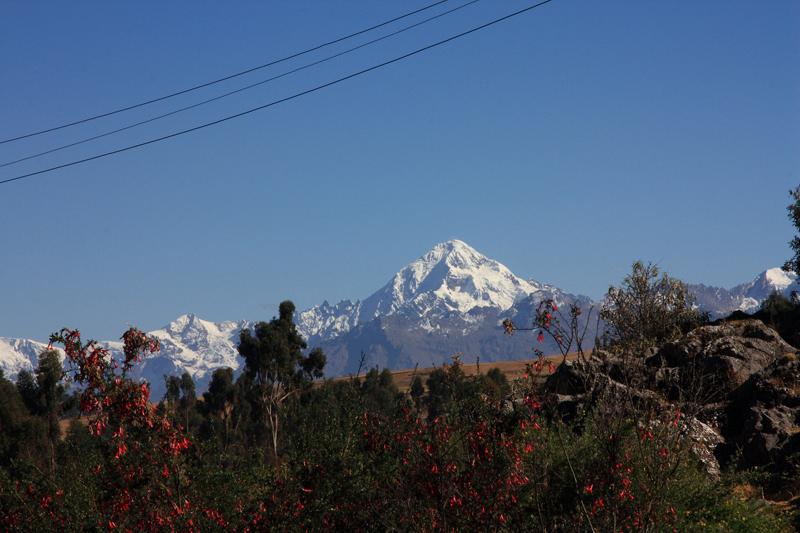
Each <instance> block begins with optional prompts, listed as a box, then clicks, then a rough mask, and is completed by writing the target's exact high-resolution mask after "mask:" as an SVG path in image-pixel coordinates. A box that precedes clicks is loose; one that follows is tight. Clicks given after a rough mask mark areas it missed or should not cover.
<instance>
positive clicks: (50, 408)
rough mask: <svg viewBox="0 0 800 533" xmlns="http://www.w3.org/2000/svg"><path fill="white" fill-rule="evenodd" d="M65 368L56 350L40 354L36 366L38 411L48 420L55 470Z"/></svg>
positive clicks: (48, 432)
mask: <svg viewBox="0 0 800 533" xmlns="http://www.w3.org/2000/svg"><path fill="white" fill-rule="evenodd" d="M63 376H64V368H63V366H62V365H61V358H60V357H59V355H58V352H56V351H55V350H45V351H44V352H42V353H41V354H40V355H39V364H38V365H37V367H36V396H37V404H38V412H39V414H41V415H42V417H43V418H45V420H46V421H47V436H48V438H49V441H50V471H51V472H55V460H56V459H55V456H56V443H57V442H58V441H59V440H60V437H61V426H60V424H59V415H60V414H61V402H62V399H63V396H64V386H63V385H62V384H61V380H62V378H63Z"/></svg>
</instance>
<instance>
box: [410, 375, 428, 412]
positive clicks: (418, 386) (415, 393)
mask: <svg viewBox="0 0 800 533" xmlns="http://www.w3.org/2000/svg"><path fill="white" fill-rule="evenodd" d="M410 392H411V399H412V400H413V401H414V407H416V408H417V409H419V408H420V406H421V405H422V396H423V395H424V394H425V385H424V384H423V383H422V378H421V377H419V376H414V379H413V380H411V390H410Z"/></svg>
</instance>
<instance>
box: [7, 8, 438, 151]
mask: <svg viewBox="0 0 800 533" xmlns="http://www.w3.org/2000/svg"><path fill="white" fill-rule="evenodd" d="M448 1H449V0H437V1H436V2H433V3H432V4H428V5H426V6H424V7H421V8H419V9H415V10H414V11H410V12H408V13H405V14H403V15H399V16H397V17H394V18H392V19H389V20H386V21H384V22H381V23H379V24H375V25H374V26H370V27H369V28H365V29H363V30H359V31H357V32H354V33H351V34H349V35H345V36H344V37H338V38H336V39H334V40H332V41H328V42H325V43H322V44H319V45H316V46H312V47H311V48H307V49H305V50H303V51H301V52H296V53H293V54H291V55H288V56H286V57H282V58H280V59H275V60H272V61H269V62H267V63H264V64H263V65H257V66H255V67H251V68H248V69H246V70H242V71H240V72H235V73H233V74H229V75H227V76H223V77H222V78H217V79H215V80H211V81H207V82H205V83H201V84H199V85H194V86H192V87H189V88H187V89H181V90H180V91H176V92H174V93H170V94H166V95H164V96H159V97H157V98H153V99H150V100H145V101H144V102H139V103H137V104H133V105H129V106H126V107H121V108H119V109H114V110H113V111H107V112H105V113H100V114H99V115H93V116H89V117H85V118H81V119H78V120H75V121H72V122H67V123H66V124H61V125H59V126H53V127H51V128H46V129H43V130H39V131H34V132H31V133H25V134H22V135H17V136H16V137H11V138H9V139H3V140H0V144H6V143H10V142H14V141H19V140H20V139H27V138H29V137H35V136H36V135H42V134H44V133H50V132H51V131H57V130H62V129H64V128H69V127H70V126H76V125H78V124H84V123H86V122H90V121H92V120H97V119H99V118H104V117H109V116H111V115H116V114H117V113H122V112H123V111H130V110H131V109H136V108H139V107H143V106H146V105H150V104H154V103H156V102H161V101H163V100H167V99H169V98H174V97H175V96H180V95H182V94H186V93H189V92H192V91H196V90H198V89H202V88H203V87H208V86H210V85H214V84H217V83H221V82H223V81H227V80H230V79H233V78H238V77H239V76H244V75H245V74H249V73H251V72H255V71H256V70H260V69H263V68H267V67H271V66H272V65H277V64H278V63H283V62H284V61H289V60H290V59H294V58H296V57H300V56H302V55H305V54H308V53H310V52H314V51H316V50H319V49H320V48H325V47H326V46H330V45H332V44H336V43H340V42H342V41H346V40H347V39H351V38H353V37H356V36H358V35H361V34H364V33H367V32H370V31H372V30H375V29H378V28H381V27H383V26H386V25H388V24H391V23H392V22H397V21H398V20H401V19H404V18H407V17H410V16H412V15H416V14H417V13H421V12H422V11H426V10H428V9H431V8H433V7H436V6H438V5H439V4H443V3H445V2H448Z"/></svg>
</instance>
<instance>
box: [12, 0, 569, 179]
mask: <svg viewBox="0 0 800 533" xmlns="http://www.w3.org/2000/svg"><path fill="white" fill-rule="evenodd" d="M552 1H553V0H542V1H541V2H538V3H536V4H532V5H530V6H528V7H525V8H522V9H520V10H517V11H514V12H513V13H510V14H508V15H505V16H502V17H500V18H497V19H494V20H492V21H490V22H487V23H485V24H481V25H480V26H476V27H474V28H471V29H469V30H466V31H463V32H461V33H458V34H455V35H452V36H450V37H448V38H446V39H442V40H441V41H437V42H435V43H433V44H429V45H427V46H423V47H422V48H417V49H416V50H414V51H412V52H408V53H407V54H403V55H401V56H397V57H395V58H393V59H389V60H388V61H384V62H383V63H378V64H376V65H373V66H371V67H367V68H365V69H363V70H359V71H357V72H353V73H352V74H348V75H347V76H343V77H341V78H337V79H335V80H333V81H329V82H327V83H323V84H322V85H317V86H316V87H312V88H311V89H306V90H305V91H301V92H299V93H295V94H292V95H291V96H287V97H285V98H281V99H279V100H273V101H272V102H269V103H267V104H264V105H260V106H258V107H253V108H251V109H248V110H246V111H242V112H240V113H236V114H234V115H228V116H225V117H223V118H220V119H217V120H214V121H211V122H206V123H204V124H200V125H198V126H194V127H192V128H188V129H185V130H180V131H176V132H174V133H170V134H169V135H164V136H162V137H156V138H154V139H150V140H147V141H143V142H140V143H137V144H132V145H129V146H125V147H123V148H118V149H116V150H111V151H110V152H104V153H101V154H97V155H94V156H91V157H86V158H84V159H78V160H76V161H70V162H69V163H63V164H61V165H56V166H54V167H50V168H46V169H43V170H37V171H36V172H30V173H28V174H23V175H21V176H16V177H13V178H8V179H5V180H1V181H0V185H2V184H5V183H10V182H12V181H17V180H21V179H25V178H30V177H32V176H38V175H39V174H45V173H48V172H53V171H55V170H60V169H62V168H67V167H71V166H75V165H80V164H82V163H87V162H89V161H94V160H95V159H101V158H104V157H108V156H112V155H116V154H119V153H122V152H127V151H129V150H134V149H136V148H141V147H143V146H147V145H150V144H154V143H157V142H161V141H165V140H167V139H171V138H173V137H178V136H180V135H185V134H187V133H191V132H193V131H197V130H201V129H204V128H208V127H210V126H215V125H217V124H221V123H223V122H227V121H229V120H233V119H235V118H239V117H242V116H245V115H249V114H250V113H255V112H256V111H261V110H263V109H267V108H270V107H273V106H276V105H279V104H282V103H284V102H288V101H290V100H295V99H297V98H300V97H301V96H305V95H307V94H311V93H314V92H317V91H319V90H321V89H325V88H327V87H331V86H333V85H337V84H339V83H342V82H343V81H347V80H349V79H352V78H356V77H358V76H362V75H364V74H367V73H368V72H372V71H373V70H378V69H380V68H383V67H386V66H388V65H391V64H393V63H397V62H399V61H402V60H404V59H408V58H409V57H413V56H415V55H417V54H421V53H422V52H426V51H428V50H431V49H433V48H436V47H439V46H442V45H443V44H446V43H449V42H450V41H454V40H456V39H460V38H461V37H465V36H467V35H470V34H472V33H475V32H477V31H480V30H483V29H485V28H488V27H490V26H494V25H495V24H498V23H500V22H503V21H505V20H508V19H510V18H513V17H516V16H518V15H522V14H523V13H526V12H528V11H531V10H533V9H536V8H537V7H540V6H543V5H545V4H548V3H550V2H552Z"/></svg>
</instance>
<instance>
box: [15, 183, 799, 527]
mask: <svg viewBox="0 0 800 533" xmlns="http://www.w3.org/2000/svg"><path fill="white" fill-rule="evenodd" d="M793 198H794V200H795V202H794V204H793V205H792V206H790V215H791V217H792V220H793V221H794V222H795V225H796V226H798V227H799V228H800V218H798V217H800V215H798V213H800V193H798V192H796V191H795V192H794V193H793ZM798 246H800V245H798V244H797V242H795V241H793V243H792V247H793V250H794V251H795V252H797V251H798V249H799V248H798ZM798 257H800V256H798V254H797V253H796V254H795V257H794V258H793V260H792V262H790V263H791V266H795V268H796V267H797V265H798V264H800V259H798ZM608 302H609V304H608V305H607V306H606V307H605V308H604V309H602V310H601V312H600V316H601V317H602V318H603V320H604V321H605V323H606V324H608V325H609V329H608V332H607V335H606V337H604V338H603V339H602V342H600V344H601V346H598V345H597V344H596V345H595V347H594V350H592V353H588V352H587V351H586V350H585V349H584V338H583V337H584V336H585V332H586V331H587V327H586V324H587V321H588V320H591V316H583V315H582V313H583V311H582V310H581V309H578V308H571V309H567V310H560V309H558V307H557V306H556V304H555V302H552V301H547V302H542V305H541V306H540V307H539V309H538V311H537V313H536V316H535V317H534V320H533V323H532V326H533V327H531V328H526V327H523V328H519V327H517V325H515V324H513V323H511V322H506V323H504V324H503V326H504V328H505V330H506V332H507V333H509V334H515V333H517V332H520V330H525V329H528V330H533V331H534V332H535V333H536V334H537V336H538V337H539V338H542V337H543V336H544V335H550V336H551V337H552V338H553V339H554V340H555V341H556V342H557V344H558V346H559V347H560V348H561V350H562V355H563V360H564V361H566V360H567V354H568V353H574V352H577V361H576V362H575V364H574V365H572V364H570V365H567V364H564V365H562V366H561V367H559V369H558V371H557V372H555V373H553V374H552V376H551V377H552V379H551V378H550V377H549V378H548V379H547V380H545V383H544V385H543V384H542V380H541V379H540V376H541V374H542V373H543V372H544V373H550V372H552V369H551V368H548V363H547V361H546V360H545V359H544V358H543V354H541V352H538V353H536V356H537V357H536V358H535V359H534V361H532V362H531V363H530V364H529V365H528V367H527V369H526V372H525V373H524V374H523V375H522V376H521V377H518V378H516V379H514V380H512V381H509V380H508V379H507V378H506V376H505V375H504V374H503V373H502V372H500V371H497V370H492V371H490V372H488V373H486V374H481V373H478V374H472V375H470V374H468V373H466V372H465V371H464V369H463V367H462V365H461V363H460V362H459V360H458V359H457V358H456V359H454V361H453V363H452V364H450V365H445V366H443V367H442V368H439V369H437V370H435V371H434V372H432V373H431V374H430V375H428V376H427V379H426V380H423V379H422V378H421V377H420V376H415V377H414V378H412V380H411V383H410V386H409V388H408V391H406V392H400V390H399V389H398V388H397V387H396V386H395V384H394V382H393V378H392V374H391V373H390V372H389V371H387V370H384V371H379V370H378V369H372V370H370V371H368V372H367V373H366V374H365V375H364V376H357V377H353V378H351V379H348V380H329V381H324V382H320V381H319V379H320V378H321V376H322V372H323V369H324V365H325V356H324V354H323V353H322V352H321V351H319V350H311V351H306V348H307V347H306V345H305V343H304V341H303V339H302V338H301V337H300V336H299V335H298V333H297V330H296V328H295V325H294V323H293V315H294V306H293V305H292V304H291V302H284V303H283V304H281V306H280V310H279V311H280V312H279V316H278V317H277V318H274V319H273V320H271V321H270V322H262V323H260V324H258V325H257V326H256V327H255V329H254V331H253V332H252V333H251V332H244V333H243V334H242V337H241V340H240V346H239V351H240V353H241V355H242V356H243V358H244V360H245V367H244V371H243V372H242V373H241V375H239V376H238V377H236V378H235V376H234V374H233V371H232V370H231V369H219V370H217V371H215V372H214V375H213V379H212V381H211V383H210V386H209V389H208V391H207V392H205V393H204V394H203V395H202V397H201V398H198V397H197V395H196V391H195V386H194V383H193V381H192V379H191V377H190V376H188V375H184V376H182V377H174V376H173V377H168V378H166V385H167V387H166V388H167V393H166V395H165V397H164V398H163V399H162V400H161V401H160V402H159V403H158V404H154V403H152V402H151V399H150V397H149V387H148V385H147V384H145V383H139V382H135V381H133V380H131V379H130V378H129V377H128V374H129V372H130V370H131V369H132V368H133V367H134V366H135V365H136V364H137V363H138V362H139V361H140V360H141V359H142V358H143V357H146V356H147V355H148V354H150V353H153V352H155V351H156V350H158V348H159V347H158V341H157V340H156V339H153V338H149V337H148V336H146V335H145V334H143V333H142V332H140V331H138V330H136V329H131V330H129V331H127V332H125V334H124V335H123V336H122V340H123V343H124V357H123V358H122V359H121V360H113V359H112V358H111V357H110V356H109V354H108V352H107V351H106V350H105V349H103V348H102V347H101V346H99V345H97V344H96V343H94V342H92V341H89V342H85V341H84V340H83V339H82V337H81V334H80V333H79V332H78V331H75V330H66V329H65V330H62V331H61V332H59V333H57V334H55V335H53V336H52V338H51V344H53V345H57V346H60V347H61V348H63V350H64V352H65V354H66V357H67V368H68V371H67V372H66V373H65V372H64V371H63V367H62V365H61V362H60V360H59V356H58V354H57V353H56V352H55V351H51V350H48V351H46V352H45V353H43V354H42V355H41V357H40V360H39V365H38V367H37V369H36V372H35V373H26V372H23V373H21V374H20V375H19V377H18V379H17V382H16V384H14V383H12V382H11V381H9V380H7V379H5V378H3V377H2V376H0V527H2V528H3V529H4V530H20V531H46V530H53V529H56V528H59V529H62V530H66V531H73V530H117V529H119V530H124V531H209V530H223V529H224V530H239V531H300V530H303V531H305V530H332V529H333V530H354V531H375V530H377V531H382V530H389V531H395V530H399V531H434V530H436V531H438V530H446V531H483V530H490V531H518V530H526V531H529V530H533V531H720V532H723V531H724V532H728V531H741V532H758V531H764V532H770V533H774V532H780V531H791V530H793V529H796V528H799V527H800V522H798V518H797V516H796V514H793V512H792V510H791V504H792V502H793V503H794V506H795V507H796V506H797V499H796V498H795V499H794V500H793V501H789V502H787V504H785V505H777V504H775V503H772V502H770V501H768V500H766V499H764V498H763V496H762V495H763V494H764V491H765V490H770V489H772V488H774V487H776V486H781V487H788V488H789V490H794V489H792V487H794V488H797V487H796V484H797V479H798V478H800V475H798V472H800V470H798V462H797V461H796V457H795V458H794V459H792V457H791V456H790V457H789V458H788V460H787V462H786V463H785V464H783V465H782V468H783V470H780V471H776V470H775V469H770V468H760V469H758V470H752V469H747V468H741V466H742V464H743V463H741V462H737V461H736V460H735V457H736V453H735V452H736V450H734V451H733V452H731V453H730V454H729V459H730V460H729V461H728V463H727V464H728V465H729V469H728V470H727V471H723V472H715V471H713V470H712V469H710V468H709V461H708V460H709V456H706V457H705V460H704V457H703V454H702V453H699V452H698V449H697V446H696V444H697V443H696V442H695V441H694V440H693V438H692V434H693V432H694V431H695V429H694V428H695V427H696V422H697V421H698V420H701V419H702V418H703V417H704V416H705V415H704V413H703V409H706V408H707V407H708V405H709V402H708V401H707V400H708V398H711V397H713V396H714V392H715V391H713V390H711V391H709V387H713V386H717V385H718V383H717V382H716V381H708V380H707V379H706V378H707V377H708V375H700V376H699V377H700V379H694V378H696V377H697V375H695V374H692V373H689V374H687V373H686V369H685V368H683V369H682V368H678V370H680V372H673V373H674V374H675V375H676V376H677V379H676V380H675V381H672V382H669V381H667V383H666V384H667V385H668V387H667V389H666V390H667V391H668V392H667V393H666V394H664V395H658V394H654V393H653V389H652V387H650V388H648V385H647V384H646V383H645V380H644V377H645V376H646V370H643V369H646V367H647V366H648V365H649V364H650V362H651V361H652V360H653V358H654V357H655V358H656V359H658V357H659V356H658V353H660V352H656V351H655V348H657V347H659V346H664V345H665V344H668V343H673V342H674V341H676V339H678V338H679V337H681V336H682V335H684V334H686V333H687V332H689V331H691V330H693V329H694V328H697V327H698V326H701V325H703V324H704V323H705V322H706V317H703V316H701V315H699V314H697V313H696V312H695V311H694V310H693V306H692V302H691V298H690V297H689V295H688V293H687V291H686V290H685V287H684V286H683V284H682V283H680V282H679V281H677V280H674V279H672V278H669V277H668V276H666V275H659V272H658V270H657V269H656V268H654V267H653V266H652V265H644V264H642V263H636V264H635V265H634V268H633V271H632V273H631V275H630V276H629V277H628V278H626V279H625V280H624V282H623V284H622V285H621V286H620V287H618V288H612V289H611V290H610V291H609V294H608ZM799 308H800V307H798V304H797V302H793V301H787V300H785V299H782V298H780V297H778V296H775V297H773V298H771V299H770V300H768V301H767V303H766V304H765V306H764V309H762V311H760V312H759V313H758V314H757V315H756V318H758V319H760V320H761V321H763V322H765V323H767V324H770V325H772V326H773V327H775V328H776V329H777V330H778V331H779V332H780V333H781V335H782V336H783V337H784V339H785V340H786V341H788V342H789V343H792V344H794V346H797V339H795V338H794V337H793V336H792V335H794V334H796V331H797V330H798V328H797V326H798V325H799V324H800V320H798V316H800V311H798V309H799ZM734 318H736V317H734ZM748 327H749V326H748ZM675 346H679V345H677V344H676V345H675ZM654 353H655V354H656V355H655V356H654V355H652V354H654ZM648 354H650V355H649V356H648ZM646 356H647V361H645V357H646ZM598 358H599V359H598ZM598 361H600V362H601V363H602V365H605V367H603V366H602V365H600V363H598ZM609 361H611V363H609ZM796 363H797V361H796V355H795V356H794V359H793V360H792V359H791V357H790V355H786V356H784V358H783V359H779V360H777V363H776V364H780V365H783V366H779V367H775V368H777V370H781V369H795V368H796ZM569 366H572V370H569V371H567V370H565V371H563V372H562V369H567V368H568V367H569ZM773 367H774V365H773V366H770V367H768V369H772V370H773V371H774V370H775V368H773ZM600 368H605V369H604V370H602V372H600V371H597V369H600ZM609 368H610V369H609ZM675 368H677V367H674V366H673V367H670V368H666V370H669V371H670V372H672V371H673V370H675ZM663 370H665V368H661V369H660V370H656V371H655V373H656V374H658V375H659V376H661V377H660V378H659V379H661V378H662V377H663V376H665V375H666V376H667V378H669V376H670V375H671V374H670V372H664V371H663ZM691 370H692V371H693V372H695V371H697V372H699V371H700V370H702V368H700V367H699V366H696V367H692V368H691ZM659 372H660V373H659ZM773 374H775V372H773ZM773 374H768V377H770V379H772V378H773V377H774V376H773ZM698 375H699V374H698ZM775 375H778V374H775ZM687 376H688V377H690V378H692V379H688V380H687V379H686V378H687ZM791 377H792V376H790V378H791ZM794 379H796V376H794ZM747 383H751V381H748V382H747ZM565 386H566V387H568V388H570V389H571V390H570V392H569V394H566V393H565V390H562V389H563V388H564V387H565ZM68 387H69V389H68ZM68 390H72V391H77V392H72V393H71V394H68ZM575 391H580V394H577V393H575ZM789 392H791V391H789ZM793 394H795V395H796V391H795V392H794V393H793ZM701 397H702V398H705V400H703V399H702V398H701ZM69 420H71V422H69V423H68V424H67V426H66V429H65V421H69ZM739 451H741V450H739ZM712 459H713V457H712ZM793 460H794V461H795V462H794V463H793V462H792V461H793ZM711 462H712V463H713V462H714V461H713V460H712V461H711ZM737 467H739V468H737Z"/></svg>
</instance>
